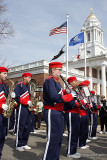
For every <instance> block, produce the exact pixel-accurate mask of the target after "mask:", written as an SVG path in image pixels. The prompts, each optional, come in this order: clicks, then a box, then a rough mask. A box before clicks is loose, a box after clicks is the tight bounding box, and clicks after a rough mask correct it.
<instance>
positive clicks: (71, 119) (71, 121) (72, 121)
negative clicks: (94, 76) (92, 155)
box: [64, 77, 85, 158]
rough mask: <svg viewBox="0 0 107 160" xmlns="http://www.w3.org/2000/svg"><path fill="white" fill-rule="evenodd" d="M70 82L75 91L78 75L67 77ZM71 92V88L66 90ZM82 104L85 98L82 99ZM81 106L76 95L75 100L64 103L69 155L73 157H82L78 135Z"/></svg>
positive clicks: (73, 91)
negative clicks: (79, 150) (78, 149)
mask: <svg viewBox="0 0 107 160" xmlns="http://www.w3.org/2000/svg"><path fill="white" fill-rule="evenodd" d="M67 82H68V84H70V86H71V88H72V92H71V93H75V94H76V92H75V89H74V88H75V87H77V83H78V81H77V78H76V77H69V78H68V79H67ZM66 91H67V92H70V91H69V89H67V90H66ZM81 103H82V104H85V103H84V100H83V101H81ZM79 107H80V104H79V103H78V101H77V100H76V97H74V99H73V101H71V102H68V103H65V104H64V110H65V118H66V122H67V128H68V147H67V157H72V158H80V155H81V154H80V153H77V144H78V137H79V127H80V117H79Z"/></svg>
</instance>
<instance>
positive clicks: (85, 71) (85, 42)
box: [84, 29, 87, 79]
mask: <svg viewBox="0 0 107 160" xmlns="http://www.w3.org/2000/svg"><path fill="white" fill-rule="evenodd" d="M84 60H85V79H86V76H87V65H86V29H84Z"/></svg>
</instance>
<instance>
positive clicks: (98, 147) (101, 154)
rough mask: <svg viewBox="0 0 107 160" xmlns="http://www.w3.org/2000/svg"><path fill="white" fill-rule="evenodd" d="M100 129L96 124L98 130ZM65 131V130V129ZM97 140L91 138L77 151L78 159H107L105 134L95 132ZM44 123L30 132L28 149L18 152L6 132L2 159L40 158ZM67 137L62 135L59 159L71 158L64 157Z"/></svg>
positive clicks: (38, 159)
mask: <svg viewBox="0 0 107 160" xmlns="http://www.w3.org/2000/svg"><path fill="white" fill-rule="evenodd" d="M99 130H100V128H99V126H98V131H99ZM66 133H67V131H66ZM97 137H98V139H97V140H92V141H91V142H90V143H88V145H89V146H90V147H89V149H85V150H81V149H78V152H79V153H81V154H82V158H80V160H106V159H107V135H106V134H99V133H97ZM46 141H47V140H46V131H45V125H42V126H41V130H37V133H36V134H30V137H29V142H28V145H29V146H31V147H32V149H31V150H29V151H24V152H18V151H16V150H15V136H13V135H12V133H11V132H10V133H8V138H7V140H6V141H5V145H4V149H3V156H2V160H42V157H43V153H44V150H45V145H46ZM66 147H67V137H63V143H62V147H61V154H60V160H69V159H70V160H72V158H67V157H66Z"/></svg>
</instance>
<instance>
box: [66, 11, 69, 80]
mask: <svg viewBox="0 0 107 160" xmlns="http://www.w3.org/2000/svg"><path fill="white" fill-rule="evenodd" d="M68 18H69V16H68V13H67V44H66V79H67V78H68Z"/></svg>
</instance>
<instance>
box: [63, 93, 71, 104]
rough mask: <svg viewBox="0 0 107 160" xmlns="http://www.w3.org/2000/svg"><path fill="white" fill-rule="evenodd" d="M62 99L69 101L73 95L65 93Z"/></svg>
mask: <svg viewBox="0 0 107 160" xmlns="http://www.w3.org/2000/svg"><path fill="white" fill-rule="evenodd" d="M62 99H63V100H64V102H69V101H72V100H73V96H72V94H71V93H69V94H66V95H62Z"/></svg>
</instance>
